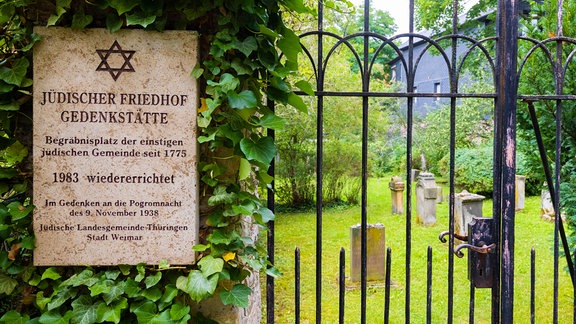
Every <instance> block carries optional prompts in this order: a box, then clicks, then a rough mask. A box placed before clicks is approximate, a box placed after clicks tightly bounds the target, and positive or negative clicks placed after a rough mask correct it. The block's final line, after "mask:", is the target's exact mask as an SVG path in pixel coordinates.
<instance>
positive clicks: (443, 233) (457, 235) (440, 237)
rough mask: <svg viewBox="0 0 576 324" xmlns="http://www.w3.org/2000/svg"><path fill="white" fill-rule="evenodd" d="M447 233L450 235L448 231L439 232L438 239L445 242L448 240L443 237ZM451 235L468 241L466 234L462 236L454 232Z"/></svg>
mask: <svg viewBox="0 0 576 324" xmlns="http://www.w3.org/2000/svg"><path fill="white" fill-rule="evenodd" d="M448 235H450V231H444V232H442V233H440V235H439V236H438V239H439V240H440V242H442V243H446V242H448V241H446V238H444V237H445V236H448ZM452 236H453V237H455V238H457V239H459V240H460V241H464V242H468V236H462V235H460V234H456V233H454V234H453V235H452Z"/></svg>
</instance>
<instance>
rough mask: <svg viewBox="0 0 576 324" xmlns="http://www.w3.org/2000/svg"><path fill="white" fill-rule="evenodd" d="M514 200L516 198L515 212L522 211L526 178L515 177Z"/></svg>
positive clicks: (521, 176)
mask: <svg viewBox="0 0 576 324" xmlns="http://www.w3.org/2000/svg"><path fill="white" fill-rule="evenodd" d="M514 198H516V199H515V203H516V204H515V208H516V210H523V209H524V201H525V200H526V176H523V175H516V193H515V196H514Z"/></svg>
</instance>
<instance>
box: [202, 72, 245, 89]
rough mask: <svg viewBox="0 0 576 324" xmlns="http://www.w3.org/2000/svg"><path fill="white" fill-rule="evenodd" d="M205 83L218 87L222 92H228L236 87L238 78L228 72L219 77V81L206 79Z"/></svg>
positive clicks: (238, 81)
mask: <svg viewBox="0 0 576 324" xmlns="http://www.w3.org/2000/svg"><path fill="white" fill-rule="evenodd" d="M206 83H207V84H208V85H211V86H215V87H220V88H221V91H222V92H223V93H228V92H231V91H234V90H235V89H236V88H238V86H239V85H240V80H238V78H236V77H234V76H233V75H232V74H230V73H224V74H222V76H221V77H220V82H214V81H211V80H208V81H206Z"/></svg>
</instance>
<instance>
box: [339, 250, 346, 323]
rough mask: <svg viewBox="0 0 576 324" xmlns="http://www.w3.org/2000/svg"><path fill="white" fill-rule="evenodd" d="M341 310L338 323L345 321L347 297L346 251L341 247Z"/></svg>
mask: <svg viewBox="0 0 576 324" xmlns="http://www.w3.org/2000/svg"><path fill="white" fill-rule="evenodd" d="M339 286H340V287H339V292H340V293H339V307H338V308H339V310H338V315H339V316H338V319H339V320H338V323H340V324H342V323H344V306H345V297H346V294H345V293H346V251H345V250H344V248H340V276H339Z"/></svg>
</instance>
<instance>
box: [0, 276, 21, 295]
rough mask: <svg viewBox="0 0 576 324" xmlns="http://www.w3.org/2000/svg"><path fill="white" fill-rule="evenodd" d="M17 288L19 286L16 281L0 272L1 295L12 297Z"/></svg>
mask: <svg viewBox="0 0 576 324" xmlns="http://www.w3.org/2000/svg"><path fill="white" fill-rule="evenodd" d="M16 286H18V281H17V280H16V279H14V278H12V277H9V276H7V275H5V274H4V273H2V272H0V294H6V295H10V294H11V293H12V291H13V290H14V288H16Z"/></svg>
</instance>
